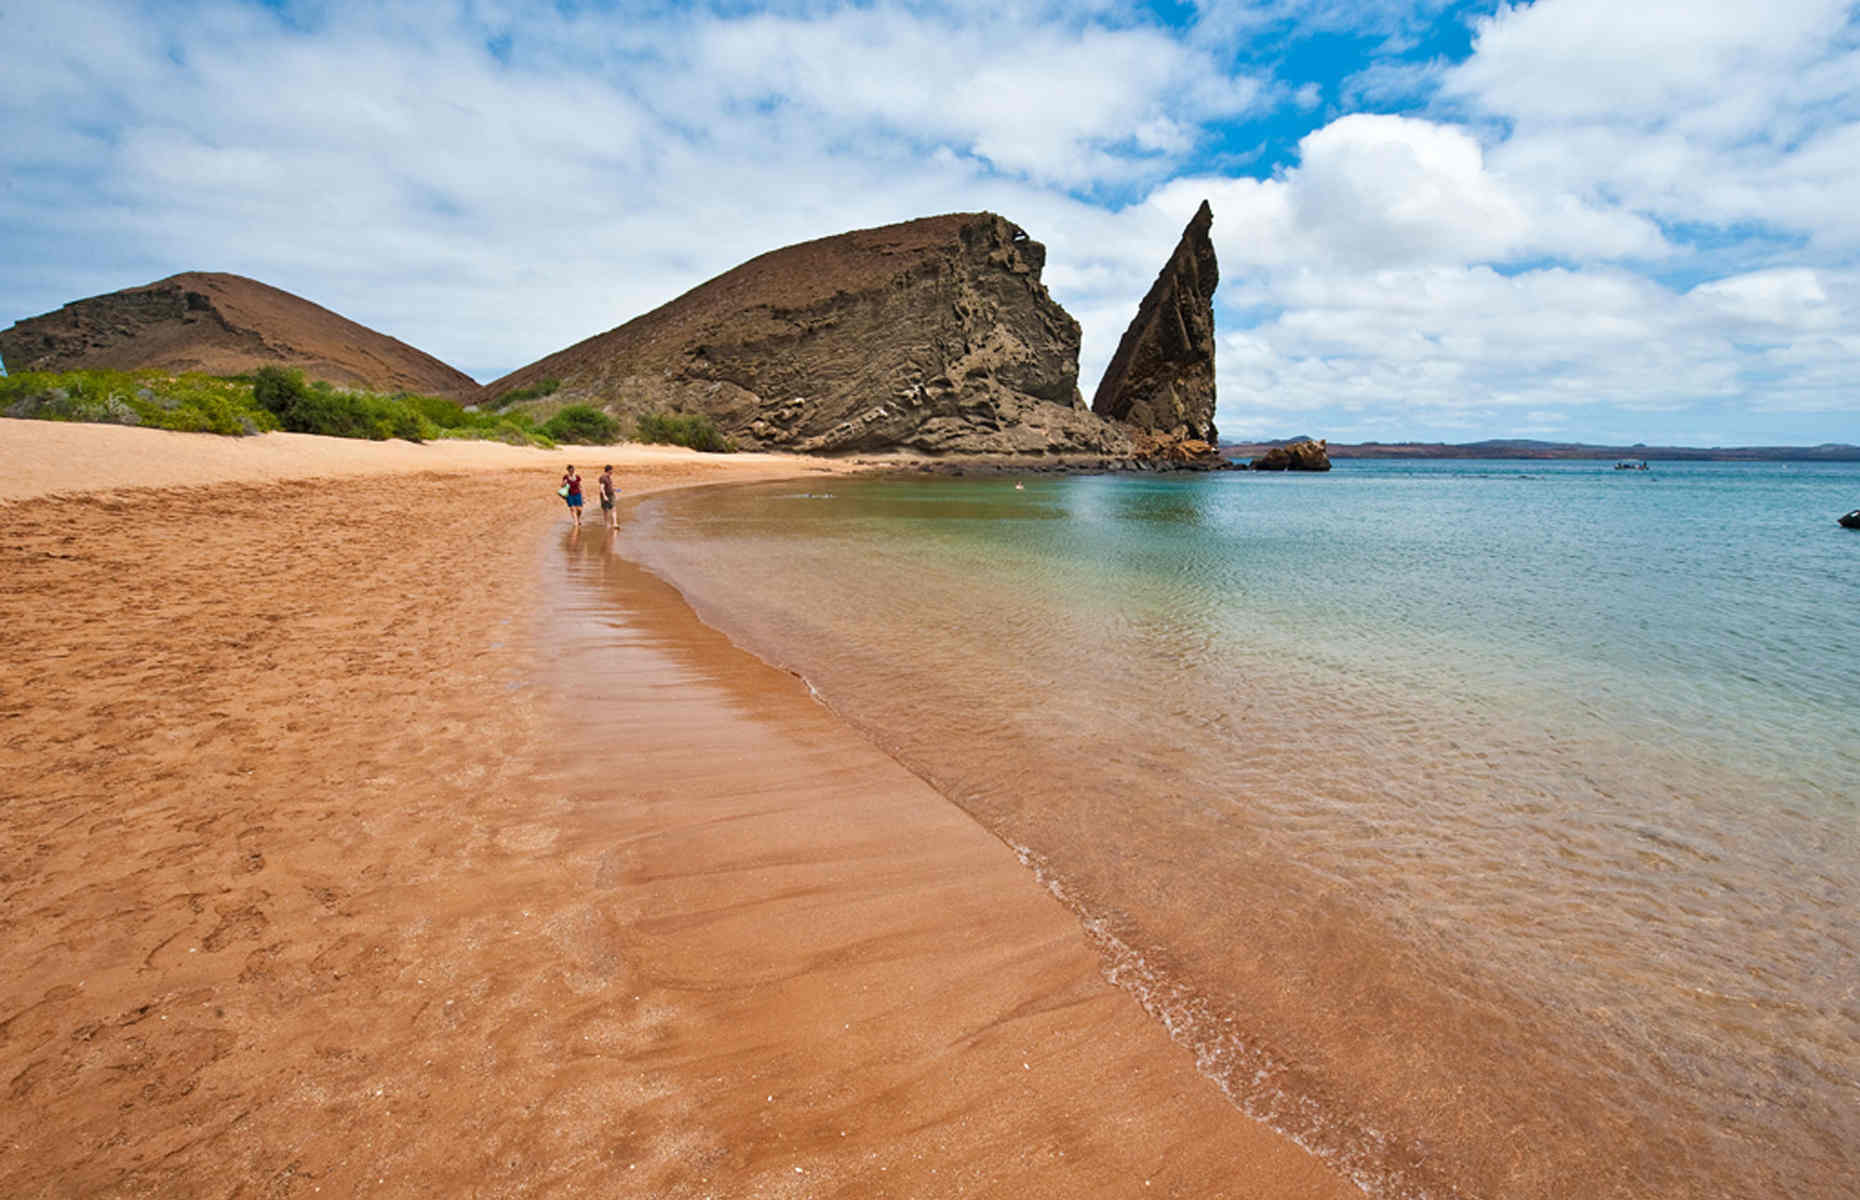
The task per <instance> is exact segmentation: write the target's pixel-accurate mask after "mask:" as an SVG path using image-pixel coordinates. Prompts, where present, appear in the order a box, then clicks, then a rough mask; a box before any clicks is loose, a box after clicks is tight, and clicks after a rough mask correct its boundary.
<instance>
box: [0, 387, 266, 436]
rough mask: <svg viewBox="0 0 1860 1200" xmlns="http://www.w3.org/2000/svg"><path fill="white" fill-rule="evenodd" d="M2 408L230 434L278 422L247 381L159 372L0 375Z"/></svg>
mask: <svg viewBox="0 0 1860 1200" xmlns="http://www.w3.org/2000/svg"><path fill="white" fill-rule="evenodd" d="M0 413H3V414H4V415H6V416H9V417H35V418H38V419H40V420H47V421H96V422H105V423H108V424H112V425H147V426H151V427H153V428H156V429H174V430H180V431H183V432H207V433H223V434H232V435H239V434H247V433H261V432H263V431H265V430H267V429H276V428H277V427H278V423H277V421H276V419H275V418H274V417H272V415H271V414H270V413H268V412H266V411H265V410H263V409H261V408H259V407H258V406H257V405H255V404H254V403H253V402H252V389H251V388H250V387H249V386H247V385H245V384H242V383H239V382H237V381H233V380H225V379H214V378H211V377H209V376H206V375H199V374H186V375H168V374H165V373H163V372H160V371H135V372H131V371H63V372H46V371H27V372H22V373H20V374H17V375H11V376H7V377H5V378H0Z"/></svg>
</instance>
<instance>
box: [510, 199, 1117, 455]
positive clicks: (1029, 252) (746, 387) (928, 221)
mask: <svg viewBox="0 0 1860 1200" xmlns="http://www.w3.org/2000/svg"><path fill="white" fill-rule="evenodd" d="M1045 262H1046V249H1045V247H1044V246H1042V245H1041V244H1040V243H1038V242H1035V241H1032V240H1030V239H1029V238H1028V236H1027V234H1026V232H1025V231H1023V230H1022V229H1020V228H1019V227H1018V226H1016V225H1014V224H1012V223H1010V222H1009V221H1007V220H1005V219H1004V218H1002V217H999V216H996V215H995V214H993V213H953V214H949V215H946V216H940V217H925V218H922V219H920V220H915V221H906V222H904V223H902V224H898V225H886V226H883V227H881V228H877V229H864V230H858V231H855V232H852V233H844V234H840V235H838V236H835V237H829V238H822V239H820V240H818V241H812V242H804V243H802V244H800V245H796V246H789V247H787V248H785V249H781V250H775V251H771V252H770V253H767V254H764V255H761V256H760V257H758V258H753V259H751V260H749V261H748V262H746V263H744V264H743V265H741V266H739V267H737V268H735V269H734V270H731V271H727V272H725V273H724V274H722V275H719V276H717V277H716V278H715V279H712V280H711V281H709V282H708V283H704V284H700V285H699V286H698V287H696V288H693V289H692V290H691V291H689V292H686V293H685V294H684V295H682V296H680V297H678V298H677V299H676V300H673V301H671V302H670V303H668V304H665V305H662V306H661V307H659V308H657V309H654V310H653V311H652V312H649V313H647V314H645V315H644V316H641V317H637V318H635V319H634V320H632V321H629V322H627V323H626V324H624V325H621V326H620V327H618V328H616V329H612V330H609V331H608V332H606V333H603V334H599V335H597V336H595V337H592V338H589V339H587V340H586V341H584V342H581V343H578V344H577V345H574V346H570V347H569V348H568V349H566V350H562V351H559V352H558V353H555V354H552V355H550V356H549V357H547V358H544V359H542V360H540V361H538V362H535V363H532V364H531V365H529V366H527V367H524V368H522V369H521V370H518V371H515V372H513V373H511V374H509V375H506V376H505V377H504V378H502V379H499V380H497V381H496V382H494V383H491V384H488V385H487V386H486V387H485V388H484V390H483V392H482V393H480V396H481V399H482V400H483V401H486V402H494V401H495V400H496V399H497V398H498V397H499V396H502V395H504V394H505V393H507V392H509V391H512V390H514V389H516V388H520V387H524V386H526V385H529V384H533V383H539V382H541V381H542V380H545V379H555V380H559V381H560V387H559V389H558V390H557V391H556V392H555V393H554V395H553V396H551V397H550V401H549V402H550V403H564V402H567V403H576V402H579V403H592V404H597V405H600V406H602V407H604V408H606V409H607V410H608V411H610V412H614V413H616V414H619V415H621V416H623V417H624V416H637V415H639V414H642V413H647V412H654V411H663V410H670V411H682V412H692V413H702V414H705V415H708V416H709V417H710V418H711V419H712V420H714V421H715V422H716V424H717V426H718V428H719V429H721V430H722V431H723V432H724V433H726V434H728V435H729V436H731V437H733V438H735V439H736V440H737V441H738V442H739V443H741V444H743V445H746V446H751V447H756V448H760V449H781V450H799V451H813V452H826V453H833V452H843V451H857V450H890V449H899V448H902V449H913V450H920V451H924V452H927V453H932V454H945V453H954V454H977V455H995V454H1017V455H1027V454H1033V455H1042V454H1056V455H1098V456H1110V457H1127V456H1128V455H1129V454H1130V453H1131V446H1130V440H1129V437H1128V435H1127V434H1126V433H1125V432H1124V431H1123V430H1120V429H1119V428H1117V427H1116V426H1114V425H1111V424H1109V423H1107V422H1104V421H1101V420H1099V419H1098V418H1096V417H1094V416H1093V415H1092V414H1091V413H1090V412H1089V411H1088V410H1087V409H1086V408H1085V407H1084V405H1083V403H1082V402H1081V400H1080V398H1079V392H1078V352H1079V326H1078V322H1077V321H1074V320H1073V319H1072V317H1071V315H1070V314H1068V313H1067V312H1066V311H1065V309H1063V308H1061V307H1060V306H1059V304H1058V303H1057V302H1056V301H1054V300H1053V299H1052V297H1051V296H1049V295H1048V294H1047V291H1046V288H1045V286H1044V285H1042V284H1041V282H1040V271H1041V269H1042V268H1043V267H1044V265H1045Z"/></svg>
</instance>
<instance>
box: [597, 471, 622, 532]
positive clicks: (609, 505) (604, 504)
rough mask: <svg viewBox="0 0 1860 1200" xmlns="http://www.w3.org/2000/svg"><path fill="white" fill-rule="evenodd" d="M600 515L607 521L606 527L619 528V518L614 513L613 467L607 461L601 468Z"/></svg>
mask: <svg viewBox="0 0 1860 1200" xmlns="http://www.w3.org/2000/svg"><path fill="white" fill-rule="evenodd" d="M600 484H601V517H602V519H603V520H605V521H606V522H607V528H609V529H618V528H620V519H619V518H618V517H617V516H615V515H614V468H613V464H612V463H608V464H607V465H606V466H604V467H602V468H601V479H600Z"/></svg>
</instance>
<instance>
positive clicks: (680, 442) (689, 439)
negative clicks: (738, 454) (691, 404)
mask: <svg viewBox="0 0 1860 1200" xmlns="http://www.w3.org/2000/svg"><path fill="white" fill-rule="evenodd" d="M637 424H638V426H639V440H640V441H642V442H659V443H662V444H667V445H672V446H689V447H690V448H691V449H693V450H705V451H709V452H710V453H713V454H730V453H733V452H734V451H735V450H736V443H735V442H732V441H731V440H730V439H729V438H727V437H724V436H723V434H722V432H721V431H719V430H718V428H717V424H716V422H714V421H712V420H711V419H710V418H709V417H707V416H705V415H704V414H703V413H642V414H640V417H639V420H638V422H637Z"/></svg>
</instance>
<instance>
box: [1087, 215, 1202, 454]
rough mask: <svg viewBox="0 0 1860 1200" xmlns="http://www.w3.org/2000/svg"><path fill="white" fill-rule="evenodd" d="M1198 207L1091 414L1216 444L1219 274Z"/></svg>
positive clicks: (1132, 324)
mask: <svg viewBox="0 0 1860 1200" xmlns="http://www.w3.org/2000/svg"><path fill="white" fill-rule="evenodd" d="M1213 223H1214V212H1213V210H1212V209H1210V208H1209V207H1208V202H1207V201H1206V200H1203V201H1202V202H1201V207H1200V208H1199V209H1197V210H1196V212H1195V216H1194V218H1193V219H1192V220H1191V221H1189V223H1188V228H1186V229H1184V230H1183V231H1182V240H1181V241H1180V242H1178V243H1176V247H1175V253H1174V254H1171V255H1170V256H1169V261H1168V262H1167V263H1165V264H1164V265H1163V269H1162V272H1161V273H1160V274H1159V275H1157V276H1156V282H1155V283H1154V284H1152V285H1150V290H1149V294H1148V295H1146V296H1144V297H1143V303H1142V304H1141V305H1139V306H1138V307H1137V315H1136V318H1135V319H1134V320H1132V321H1131V322H1130V328H1128V329H1126V330H1124V337H1123V340H1122V341H1120V342H1118V344H1117V353H1116V354H1115V355H1113V356H1112V358H1111V365H1110V366H1109V367H1108V368H1106V369H1105V372H1104V378H1103V379H1102V380H1101V381H1099V384H1098V393H1097V395H1095V396H1094V397H1093V398H1092V402H1091V410H1092V411H1093V412H1095V413H1097V414H1098V415H1099V416H1101V417H1107V418H1110V419H1112V420H1117V421H1123V422H1125V423H1126V424H1129V425H1134V426H1136V427H1137V428H1138V429H1142V430H1146V431H1148V432H1151V433H1155V434H1159V435H1162V436H1164V437H1169V438H1178V439H1192V440H1196V441H1202V442H1207V443H1210V444H1213V443H1216V442H1217V441H1218V440H1219V439H1218V438H1217V436H1216V434H1215V429H1214V289H1215V287H1216V286H1217V285H1218V284H1219V283H1220V281H1221V270H1220V266H1219V264H1218V263H1216V262H1215V259H1214V242H1213V240H1212V239H1211V238H1210V237H1209V236H1208V229H1209V227H1210V226H1211V225H1213Z"/></svg>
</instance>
